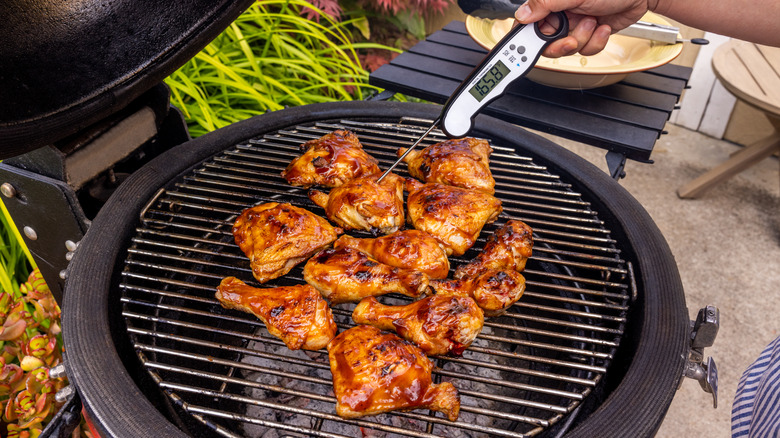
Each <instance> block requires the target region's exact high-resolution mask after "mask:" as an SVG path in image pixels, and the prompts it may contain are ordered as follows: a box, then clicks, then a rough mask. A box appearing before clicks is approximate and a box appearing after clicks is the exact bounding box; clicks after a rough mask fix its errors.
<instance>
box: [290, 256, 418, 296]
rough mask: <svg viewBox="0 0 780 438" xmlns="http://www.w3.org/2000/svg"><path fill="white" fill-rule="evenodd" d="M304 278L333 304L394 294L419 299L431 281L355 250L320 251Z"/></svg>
mask: <svg viewBox="0 0 780 438" xmlns="http://www.w3.org/2000/svg"><path fill="white" fill-rule="evenodd" d="M303 278H304V279H305V280H306V282H307V283H309V284H310V285H312V286H314V287H315V288H317V290H319V291H320V293H322V296H324V297H325V298H327V299H328V301H330V302H331V304H341V303H346V302H355V303H356V302H358V301H360V300H361V299H363V298H365V297H368V296H377V295H384V294H389V293H393V292H397V293H400V294H403V295H407V296H410V297H414V298H416V297H419V296H420V295H421V294H422V293H424V292H425V291H427V289H428V277H427V276H426V275H425V274H423V273H422V272H419V271H413V270H410V269H400V268H394V267H392V266H389V265H386V264H384V263H379V262H378V261H376V260H374V259H372V258H370V257H369V256H368V255H367V254H365V253H362V252H360V251H357V250H354V249H352V248H340V249H332V248H331V249H326V250H323V251H320V252H319V253H318V254H317V255H315V256H314V257H312V258H311V259H309V261H308V262H306V266H304V267H303Z"/></svg>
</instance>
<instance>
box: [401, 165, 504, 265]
mask: <svg viewBox="0 0 780 438" xmlns="http://www.w3.org/2000/svg"><path fill="white" fill-rule="evenodd" d="M406 190H407V191H408V192H409V195H408V197H407V200H406V206H407V210H408V216H407V222H409V223H410V224H412V226H414V228H416V229H418V230H421V231H425V232H427V233H428V234H430V235H431V236H433V237H434V238H435V239H436V240H438V241H439V242H441V243H442V244H443V245H444V248H445V250H446V251H447V255H454V256H461V255H463V254H464V253H465V252H466V251H467V250H468V249H469V248H471V246H472V245H474V242H476V240H477V236H479V233H480V231H482V227H484V226H485V224H488V223H491V222H494V221H495V220H496V219H497V218H498V215H499V214H501V201H500V200H498V198H496V197H494V196H492V195H489V194H487V193H484V192H479V191H476V190H469V189H464V188H460V187H454V186H448V185H444V184H437V183H434V184H431V183H428V184H423V183H421V182H419V181H417V180H413V179H407V180H406Z"/></svg>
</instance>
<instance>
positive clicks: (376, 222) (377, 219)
mask: <svg viewBox="0 0 780 438" xmlns="http://www.w3.org/2000/svg"><path fill="white" fill-rule="evenodd" d="M379 176H380V174H378V173H376V174H374V175H369V176H362V177H360V178H355V179H353V180H351V181H347V182H346V183H344V184H343V185H342V186H340V187H337V188H334V189H333V190H331V191H330V194H326V193H323V192H321V191H319V190H311V191H309V199H311V200H312V201H313V202H314V203H315V204H317V205H319V206H320V207H322V208H324V209H325V213H326V214H327V216H328V219H330V220H331V221H333V222H335V223H336V224H337V225H339V226H341V227H343V228H344V229H346V230H365V231H371V232H372V233H374V235H377V234H380V233H381V234H388V233H392V232H394V231H398V229H399V228H401V227H402V226H403V225H404V180H403V178H401V177H400V176H398V175H395V174H392V173H391V174H388V175H387V177H385V178H384V179H383V180H382V181H381V182H379V183H377V182H376V180H377V179H378V178H379Z"/></svg>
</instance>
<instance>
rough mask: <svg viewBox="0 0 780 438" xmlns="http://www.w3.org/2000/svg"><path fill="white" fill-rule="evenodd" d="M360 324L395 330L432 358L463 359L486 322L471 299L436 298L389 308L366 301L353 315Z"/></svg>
mask: <svg viewBox="0 0 780 438" xmlns="http://www.w3.org/2000/svg"><path fill="white" fill-rule="evenodd" d="M352 320H353V321H355V323H357V324H368V325H372V326H374V327H376V328H378V329H380V330H392V331H395V332H396V333H398V336H400V337H402V338H404V339H406V340H407V341H411V342H414V343H415V344H417V346H418V347H420V348H421V349H422V350H423V351H424V352H425V353H426V354H428V355H439V354H452V355H454V356H460V355H462V354H463V350H465V349H466V348H468V346H469V345H471V343H472V342H474V339H476V337H477V335H478V334H479V332H480V331H482V324H483V323H484V316H483V312H482V309H480V308H479V307H478V306H477V303H476V302H474V300H473V299H472V298H471V297H467V296H456V295H450V296H446V295H433V296H431V297H428V298H423V299H421V300H419V301H415V302H413V303H411V304H407V305H405V306H385V305H383V304H380V303H379V301H377V299H376V298H374V297H369V298H364V299H363V300H361V301H360V304H358V305H357V307H355V310H354V311H353V312H352Z"/></svg>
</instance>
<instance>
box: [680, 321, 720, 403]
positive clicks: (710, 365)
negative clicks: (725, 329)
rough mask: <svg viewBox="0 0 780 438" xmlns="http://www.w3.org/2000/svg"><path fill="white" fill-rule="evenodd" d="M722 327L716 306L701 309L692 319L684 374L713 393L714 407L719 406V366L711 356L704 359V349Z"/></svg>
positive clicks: (712, 341)
mask: <svg viewBox="0 0 780 438" xmlns="http://www.w3.org/2000/svg"><path fill="white" fill-rule="evenodd" d="M718 328H720V311H719V310H718V308H717V307H715V306H707V307H705V308H703V309H700V310H699V314H698V315H697V316H696V320H695V321H691V349H690V351H689V352H688V363H686V364H685V370H684V371H683V375H684V376H685V377H690V378H691V379H694V380H697V381H698V382H699V385H701V389H703V390H704V391H705V392H709V393H710V394H712V407H713V408H717V407H718V367H717V366H715V360H713V359H712V358H711V357H709V358H707V361H706V363H705V361H704V349H705V348H707V347H711V346H712V344H714V343H715V337H716V336H717V335H718Z"/></svg>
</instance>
